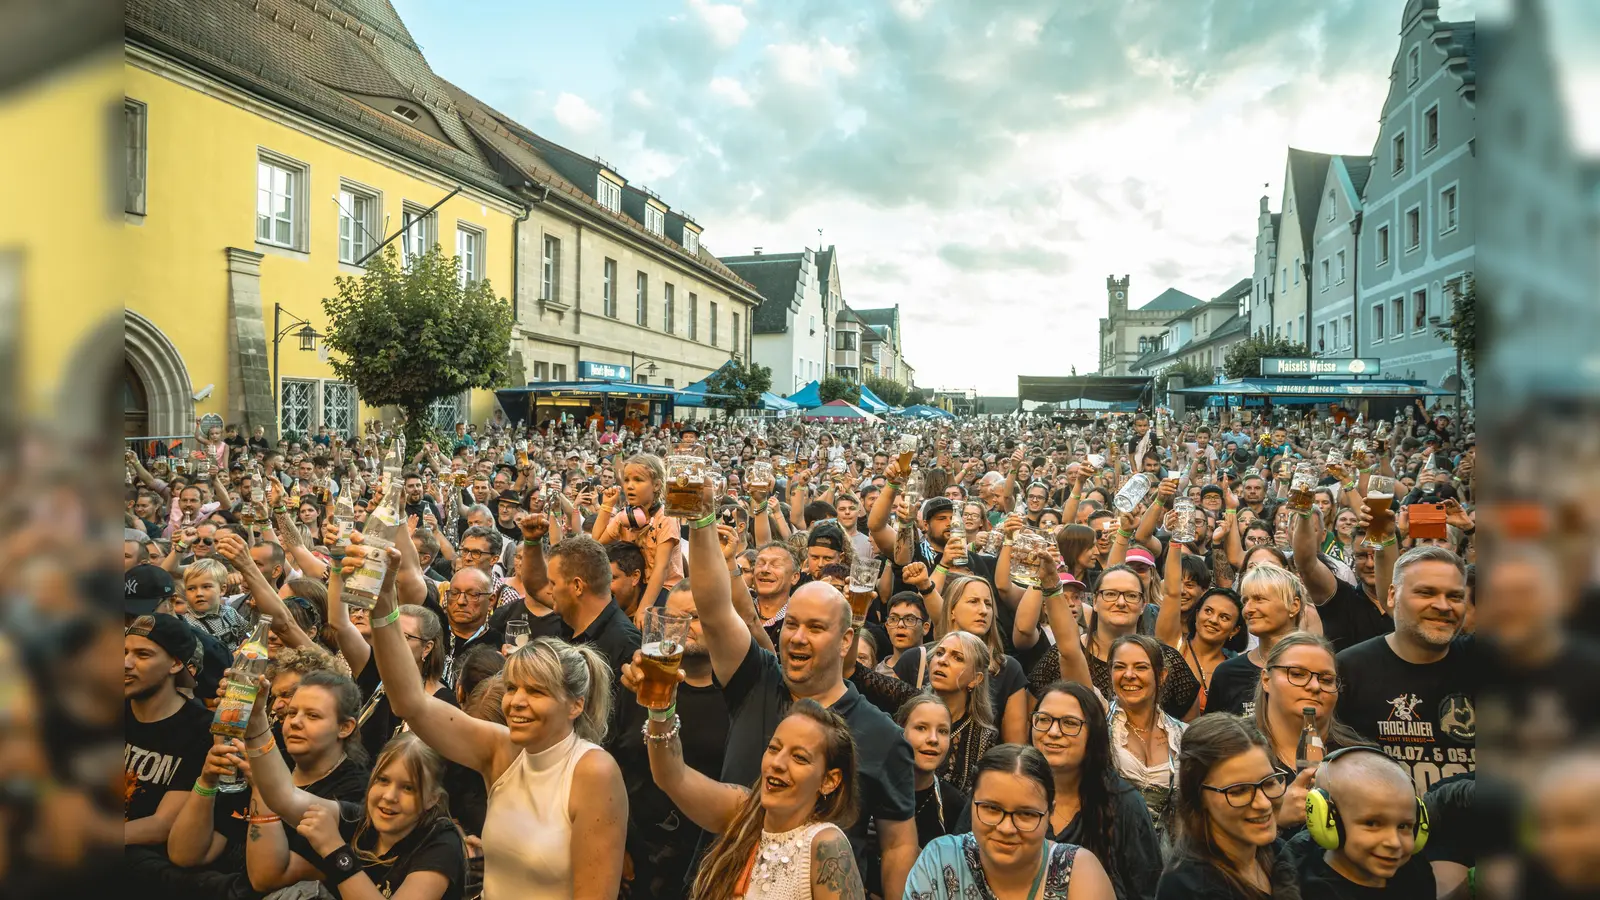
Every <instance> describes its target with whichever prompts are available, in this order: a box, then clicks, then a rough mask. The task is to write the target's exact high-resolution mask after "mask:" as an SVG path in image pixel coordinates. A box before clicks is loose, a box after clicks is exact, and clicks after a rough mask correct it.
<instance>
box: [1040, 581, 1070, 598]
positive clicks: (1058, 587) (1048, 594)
mask: <svg viewBox="0 0 1600 900" xmlns="http://www.w3.org/2000/svg"><path fill="white" fill-rule="evenodd" d="M1063 593H1065V588H1063V587H1061V585H1059V584H1058V585H1056V587H1055V590H1052V591H1047V592H1045V595H1044V598H1045V599H1046V600H1049V599H1050V598H1052V597H1059V596H1061V595H1062V594H1063Z"/></svg>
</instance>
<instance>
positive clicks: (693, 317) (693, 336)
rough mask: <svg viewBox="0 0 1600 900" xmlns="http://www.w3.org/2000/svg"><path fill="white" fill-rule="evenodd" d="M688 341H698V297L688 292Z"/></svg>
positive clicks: (692, 292)
mask: <svg viewBox="0 0 1600 900" xmlns="http://www.w3.org/2000/svg"><path fill="white" fill-rule="evenodd" d="M689 340H691V341H698V340H700V295H699V294H696V293H695V292H694V291H690V292H689Z"/></svg>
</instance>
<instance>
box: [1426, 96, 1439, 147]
mask: <svg viewBox="0 0 1600 900" xmlns="http://www.w3.org/2000/svg"><path fill="white" fill-rule="evenodd" d="M1438 146H1439V104H1437V103H1435V104H1434V105H1432V106H1430V107H1428V111H1427V112H1425V113H1423V114H1422V152H1423V153H1427V152H1428V151H1429V150H1435V149H1437V148H1438Z"/></svg>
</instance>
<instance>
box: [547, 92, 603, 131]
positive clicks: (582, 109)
mask: <svg viewBox="0 0 1600 900" xmlns="http://www.w3.org/2000/svg"><path fill="white" fill-rule="evenodd" d="M555 116H556V121H557V122H560V123H561V124H562V125H563V126H565V127H566V129H567V130H568V131H570V132H572V133H573V134H590V133H592V132H594V131H595V130H596V129H598V128H599V127H600V123H601V119H600V113H599V112H597V111H596V110H595V108H594V107H592V106H590V105H589V102H588V101H587V100H584V99H583V98H582V97H579V96H578V95H577V94H568V93H562V94H561V96H559V97H557V98H556V105H555Z"/></svg>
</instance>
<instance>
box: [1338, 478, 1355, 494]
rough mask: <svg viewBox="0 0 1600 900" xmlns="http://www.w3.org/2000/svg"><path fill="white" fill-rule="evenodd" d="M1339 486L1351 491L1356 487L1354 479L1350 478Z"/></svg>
mask: <svg viewBox="0 0 1600 900" xmlns="http://www.w3.org/2000/svg"><path fill="white" fill-rule="evenodd" d="M1339 487H1341V488H1343V489H1344V490H1347V491H1353V490H1355V489H1356V483H1355V479H1351V480H1350V481H1347V482H1345V483H1344V484H1341V485H1339Z"/></svg>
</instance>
